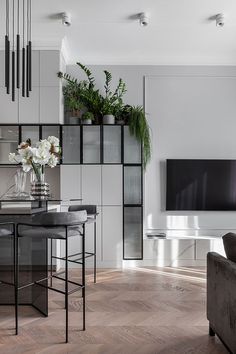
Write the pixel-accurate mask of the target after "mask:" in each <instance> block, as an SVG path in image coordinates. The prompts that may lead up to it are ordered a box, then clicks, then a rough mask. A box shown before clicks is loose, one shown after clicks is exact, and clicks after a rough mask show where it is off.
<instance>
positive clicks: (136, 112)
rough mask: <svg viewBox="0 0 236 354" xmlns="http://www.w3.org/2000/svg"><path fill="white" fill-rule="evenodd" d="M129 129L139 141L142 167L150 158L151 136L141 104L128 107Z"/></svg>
mask: <svg viewBox="0 0 236 354" xmlns="http://www.w3.org/2000/svg"><path fill="white" fill-rule="evenodd" d="M128 122H129V131H130V134H131V135H133V136H135V137H136V139H137V140H138V141H139V142H140V143H141V146H142V153H143V165H144V169H146V166H147V164H148V162H149V161H150V159H151V136H150V128H149V125H148V122H147V119H146V115H145V112H144V109H143V107H142V106H132V107H130V108H129V119H128Z"/></svg>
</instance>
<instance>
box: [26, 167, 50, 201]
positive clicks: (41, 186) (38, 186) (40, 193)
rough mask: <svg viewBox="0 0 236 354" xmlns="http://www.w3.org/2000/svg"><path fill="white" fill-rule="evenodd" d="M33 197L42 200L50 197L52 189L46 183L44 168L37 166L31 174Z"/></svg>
mask: <svg viewBox="0 0 236 354" xmlns="http://www.w3.org/2000/svg"><path fill="white" fill-rule="evenodd" d="M31 196H32V197H33V198H34V199H40V200H42V199H47V198H49V197H50V188H49V184H48V183H46V182H45V173H44V167H43V166H35V167H34V169H33V170H32V172H31Z"/></svg>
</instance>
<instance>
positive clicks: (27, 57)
mask: <svg viewBox="0 0 236 354" xmlns="http://www.w3.org/2000/svg"><path fill="white" fill-rule="evenodd" d="M26 96H27V97H29V45H28V44H27V46H26Z"/></svg>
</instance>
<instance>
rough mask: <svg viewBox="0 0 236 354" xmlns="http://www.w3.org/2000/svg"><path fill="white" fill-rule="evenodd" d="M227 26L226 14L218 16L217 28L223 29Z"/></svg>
mask: <svg viewBox="0 0 236 354" xmlns="http://www.w3.org/2000/svg"><path fill="white" fill-rule="evenodd" d="M224 24H225V16H224V14H218V15H216V27H223V26H224Z"/></svg>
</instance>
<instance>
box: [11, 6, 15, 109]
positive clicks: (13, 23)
mask: <svg viewBox="0 0 236 354" xmlns="http://www.w3.org/2000/svg"><path fill="white" fill-rule="evenodd" d="M11 92H12V96H11V97H12V101H13V102H14V101H15V0H12V88H11Z"/></svg>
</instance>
